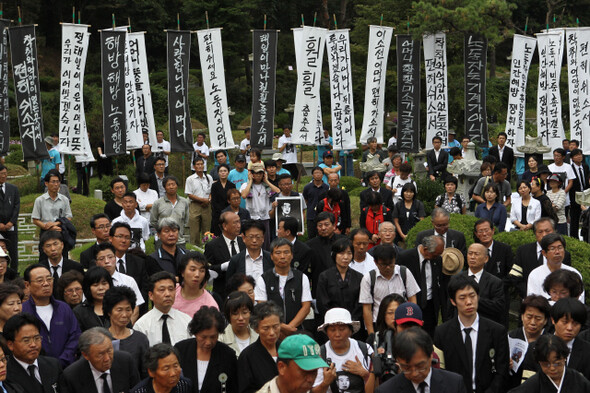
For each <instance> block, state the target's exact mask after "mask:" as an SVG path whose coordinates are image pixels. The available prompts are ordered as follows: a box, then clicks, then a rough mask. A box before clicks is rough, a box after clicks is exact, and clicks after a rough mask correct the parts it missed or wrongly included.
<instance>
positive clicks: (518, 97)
mask: <svg viewBox="0 0 590 393" xmlns="http://www.w3.org/2000/svg"><path fill="white" fill-rule="evenodd" d="M536 46H537V39H536V38H534V37H527V36H524V35H520V34H515V35H514V38H513V40H512V64H511V65H510V84H509V86H510V88H509V91H508V110H507V111H506V129H505V132H506V134H507V135H508V138H507V139H506V145H507V146H510V147H511V148H512V149H513V150H514V155H515V156H517V157H524V154H523V153H521V152H519V151H518V150H517V149H516V148H517V147H518V146H523V145H524V139H525V138H524V136H525V123H526V84H527V79H528V75H529V68H530V66H531V60H532V58H533V55H534V54H535V47H536Z"/></svg>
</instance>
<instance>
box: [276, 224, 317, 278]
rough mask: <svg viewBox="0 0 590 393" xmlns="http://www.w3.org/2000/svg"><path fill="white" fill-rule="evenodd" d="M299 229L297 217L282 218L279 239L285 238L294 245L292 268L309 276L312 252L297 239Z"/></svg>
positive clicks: (278, 233)
mask: <svg viewBox="0 0 590 393" xmlns="http://www.w3.org/2000/svg"><path fill="white" fill-rule="evenodd" d="M297 227H298V222H297V219H296V218H295V217H281V218H280V219H279V230H278V231H277V237H282V238H285V239H287V240H289V241H290V242H291V243H292V244H293V259H292V260H291V267H292V268H293V269H297V270H299V271H301V272H303V273H305V274H306V275H308V276H309V274H308V273H309V267H310V265H311V259H312V252H311V248H309V246H308V245H307V244H305V243H303V242H302V241H301V240H299V239H297Z"/></svg>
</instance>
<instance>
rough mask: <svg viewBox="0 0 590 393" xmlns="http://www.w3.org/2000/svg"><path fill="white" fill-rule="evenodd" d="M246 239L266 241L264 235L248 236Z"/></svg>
mask: <svg viewBox="0 0 590 393" xmlns="http://www.w3.org/2000/svg"><path fill="white" fill-rule="evenodd" d="M246 238H247V239H249V240H262V239H264V235H248V236H246Z"/></svg>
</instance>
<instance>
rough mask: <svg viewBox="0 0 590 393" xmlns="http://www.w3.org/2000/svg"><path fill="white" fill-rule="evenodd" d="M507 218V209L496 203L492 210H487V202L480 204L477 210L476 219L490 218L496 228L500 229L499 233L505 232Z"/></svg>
mask: <svg viewBox="0 0 590 393" xmlns="http://www.w3.org/2000/svg"><path fill="white" fill-rule="evenodd" d="M507 216H508V214H507V213H506V207H505V206H504V205H502V204H501V203H498V202H495V203H494V204H493V205H492V208H491V209H490V210H488V209H487V208H486V204H485V202H484V203H480V204H479V205H478V206H477V208H476V209H475V217H477V218H489V219H490V220H492V222H493V223H494V226H495V227H497V228H498V232H504V229H505V228H506V218H507Z"/></svg>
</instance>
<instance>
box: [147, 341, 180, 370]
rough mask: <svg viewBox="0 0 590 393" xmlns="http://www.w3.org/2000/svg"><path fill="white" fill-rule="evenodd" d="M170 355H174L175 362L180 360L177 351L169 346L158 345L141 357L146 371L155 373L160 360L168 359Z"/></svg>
mask: <svg viewBox="0 0 590 393" xmlns="http://www.w3.org/2000/svg"><path fill="white" fill-rule="evenodd" d="M170 354H174V356H176V359H177V360H180V353H178V349H176V348H174V347H173V346H172V345H170V344H164V343H159V344H156V345H154V346H152V347H150V348H148V350H147V351H146V352H145V355H144V356H143V360H144V365H145V367H146V368H147V369H148V370H151V371H156V370H157V369H158V363H159V361H160V359H164V358H165V357H168V356H169V355H170Z"/></svg>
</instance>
